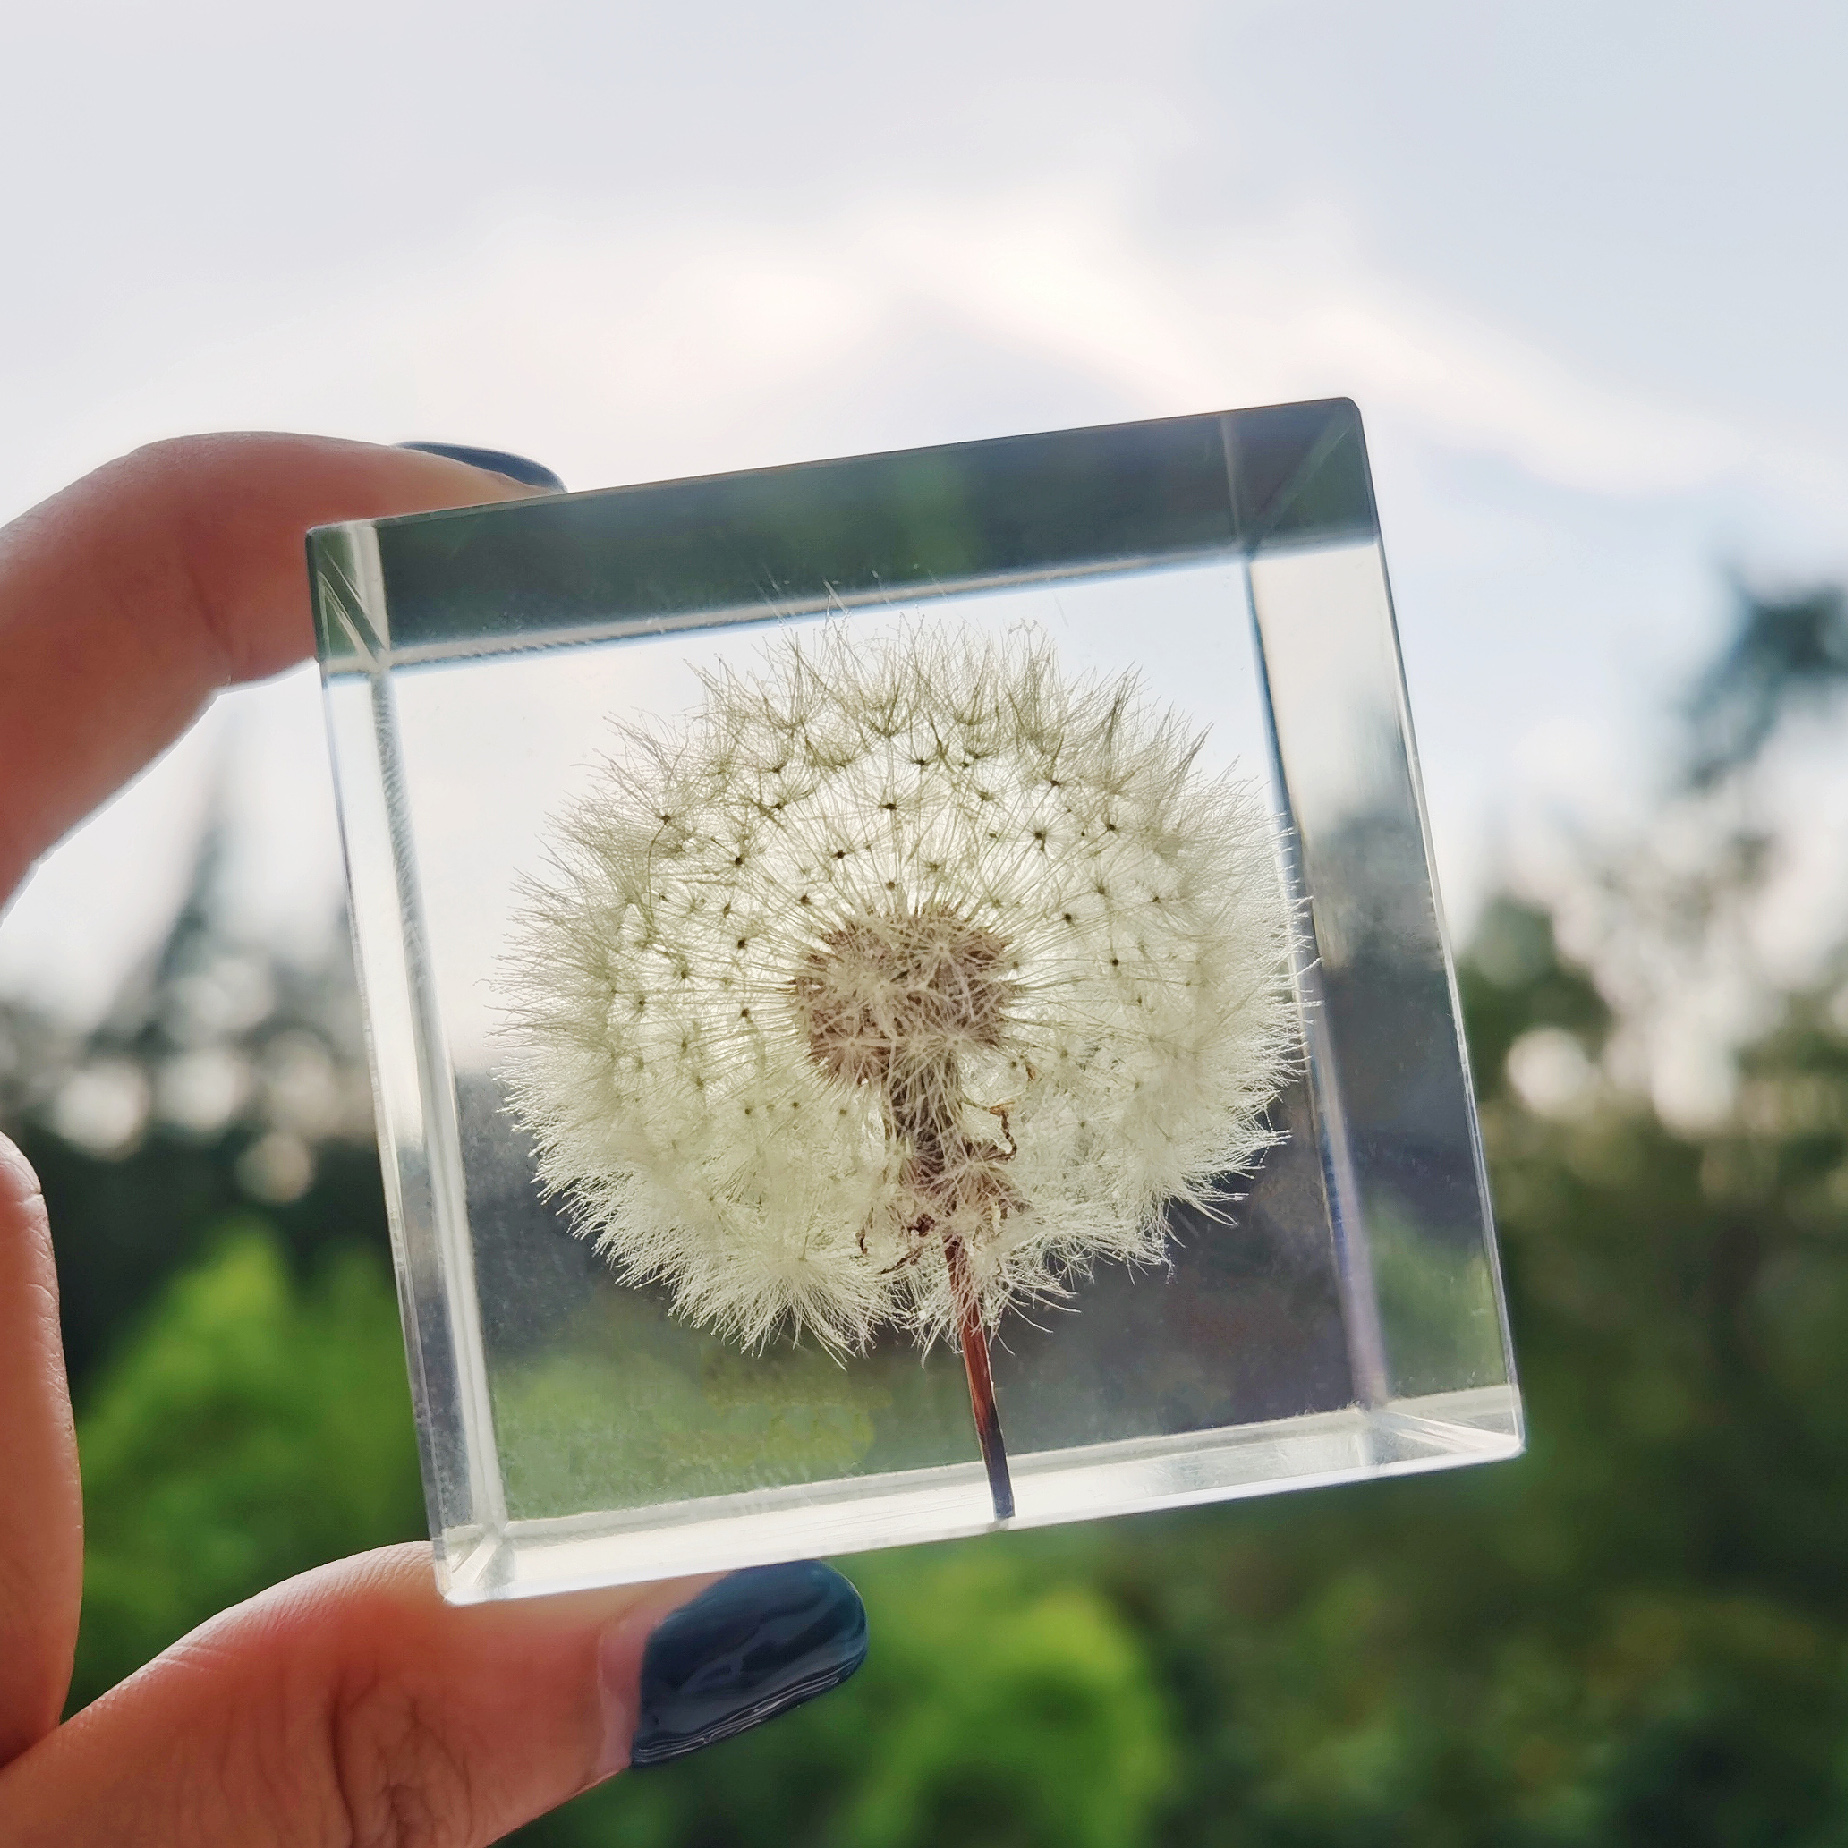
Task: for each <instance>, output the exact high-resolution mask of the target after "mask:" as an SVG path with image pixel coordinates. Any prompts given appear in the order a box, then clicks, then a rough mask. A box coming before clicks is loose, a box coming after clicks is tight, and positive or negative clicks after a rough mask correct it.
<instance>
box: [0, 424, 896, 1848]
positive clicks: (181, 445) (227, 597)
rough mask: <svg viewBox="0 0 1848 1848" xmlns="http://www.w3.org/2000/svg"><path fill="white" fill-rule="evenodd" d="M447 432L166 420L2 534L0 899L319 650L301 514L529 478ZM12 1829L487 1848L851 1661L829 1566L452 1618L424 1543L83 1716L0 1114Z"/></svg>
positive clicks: (396, 507)
mask: <svg viewBox="0 0 1848 1848" xmlns="http://www.w3.org/2000/svg"><path fill="white" fill-rule="evenodd" d="M524 492H526V490H524V489H522V488H520V487H519V486H517V485H516V484H515V483H514V482H512V481H510V480H507V479H504V478H503V477H501V476H499V475H495V474H488V473H484V472H482V471H480V470H477V469H474V468H470V467H466V466H464V465H463V464H462V463H460V462H457V461H452V460H449V459H446V458H444V457H441V456H437V455H427V454H413V453H407V452H405V451H402V450H392V449H375V448H372V447H370V446H367V445H364V444H359V443H340V442H333V441H329V440H325V439H318V438H307V437H281V436H231V437H208V438H193V439H187V440H184V441H180V442H173V443H162V444H157V445H155V446H154V447H152V448H149V449H144V450H141V451H138V452H137V453H136V454H134V455H132V456H129V457H127V458H126V459H125V460H123V461H120V462H116V463H112V464H110V465H109V466H108V467H106V468H103V469H100V470H98V472H97V473H96V474H94V475H91V476H89V477H88V478H87V479H86V480H83V481H81V482H79V483H77V484H76V486H74V487H72V488H69V489H67V490H66V491H65V492H64V493H62V494H59V495H56V496H54V497H53V498H52V499H51V500H49V501H46V502H45V503H44V504H43V505H42V506H39V507H36V508H34V509H33V510H32V511H31V512H30V513H28V514H26V515H24V516H23V517H22V518H21V519H19V520H17V521H15V522H14V523H13V524H12V525H11V526H9V527H7V528H5V529H4V530H0V791H4V792H5V794H4V799H3V802H0V900H4V898H5V896H6V895H7V894H8V893H10V892H11V891H12V889H13V887H14V886H15V885H16V884H17V883H18V881H19V880H20V879H21V878H23V876H24V875H25V872H26V870H27V868H28V867H29V866H30V865H31V864H32V862H33V860H34V859H35V858H36V857H37V856H38V855H39V854H40V853H42V852H43V851H44V850H45V848H47V847H48V846H50V845H51V843H52V842H53V841H55V840H56V839H57V838H58V837H59V836H60V835H61V834H62V833H63V832H64V831H65V830H66V829H67V828H69V827H70V826H71V825H72V824H73V823H74V822H76V821H77V820H78V819H79V818H80V817H82V816H83V815H84V814H86V813H87V812H88V811H89V810H90V809H91V808H93V807H94V806H95V805H96V804H97V803H98V802H100V801H101V800H102V799H103V798H104V797H105V796H107V795H108V794H109V793H110V791H112V790H113V789H115V788H116V787H117V786H118V785H119V784H121V783H123V782H125V781H126V780H127V779H128V778H129V777H131V776H133V775H134V774H135V772H136V771H138V770H139V769H140V768H141V767H142V766H143V765H144V764H146V763H147V762H148V761H149V760H150V759H151V758H153V757H154V756H155V755H156V754H157V753H158V752H160V751H161V750H163V749H164V748H165V747H166V746H167V745H168V744H170V743H171V742H172V741H173V739H174V738H176V737H177V736H178V735H179V734H180V732H181V731H183V730H184V729H185V727H186V726H187V725H188V724H189V723H190V722H191V721H192V719H193V718H194V717H195V716H196V714H197V713H198V711H199V710H200V708H201V707H202V706H203V705H204V703H205V702H206V701H207V700H209V699H210V697H211V696H212V694H213V693H214V692H215V691H216V690H217V689H218V688H219V687H221V686H226V685H230V684H232V683H234V682H237V681H243V680H251V679H256V678H259V677H261V676H263V675H266V674H273V673H276V672H278V671H279V670H280V669H282V668H285V667H288V666H289V665H291V664H292V663H294V662H296V661H298V660H300V659H302V658H303V657H304V656H306V654H307V653H308V651H309V647H310V639H311V638H310V631H309V619H308V599H307V585H306V573H305V570H304V567H303V562H302V534H303V532H304V531H305V530H306V529H307V528H308V527H310V526H314V525H318V524H321V523H323V522H326V521H331V520H345V519H363V518H371V517H375V516H379V515H384V514H396V513H413V512H419V511H422V510H425V509H428V508H433V507H450V506H459V505H471V504H477V503H480V502H483V501H492V500H503V499H512V498H516V497H518V496H520V495H521V494H523V493H524ZM0 1457H4V1459H5V1462H6V1476H7V1489H8V1494H7V1508H6V1516H5V1520H4V1521H3V1522H0V1767H4V1769H0V1841H4V1842H6V1843H8V1844H10V1845H17V1848H25V1845H26V1844H32V1845H34V1848H36V1845H38V1844H46V1845H47V1848H49V1845H50V1844H54V1843H55V1844H57V1845H58V1848H87V1845H88V1844H97V1845H98V1848H102V1845H103V1844H108V1848H131V1845H133V1844H150V1845H152V1844H171V1845H172V1848H179V1845H180V1844H182V1843H183V1844H186V1848H201V1845H203V1844H216V1843H224V1844H236V1845H237V1848H266V1845H268V1844H285V1843H286V1844H290V1845H291V1848H294V1845H296V1844H300V1845H302V1848H308V1845H311V1844H317V1845H318V1844H322V1843H326V1844H330V1845H332V1844H341V1845H343V1848H344V1845H345V1844H350V1843H356V1842H365V1843H376V1844H380V1848H386V1845H390V1848H411V1845H412V1844H416V1845H418V1848H464V1845H466V1844H475V1843H485V1842H490V1841H493V1840H495V1839H496V1838H497V1837H499V1836H501V1835H503V1834H505V1833H506V1832H507V1831H508V1830H510V1829H513V1828H515V1827H517V1826H518V1825H519V1824H520V1823H522V1822H525V1821H528V1820H530V1819H531V1818H532V1817H534V1816H536V1815H538V1814H540V1813H541V1812H542V1811H544V1810H547V1809H549V1808H551V1807H552V1806H553V1805H555V1804H557V1803H561V1802H563V1801H564V1800H565V1799H566V1798H567V1797H570V1796H572V1795H574V1794H575V1793H577V1792H578V1791H580V1790H583V1789H585V1788H586V1787H588V1786H589V1785H591V1784H594V1783H596V1782H598V1781H599V1780H600V1779H603V1778H606V1777H608V1776H610V1775H611V1774H612V1773H614V1772H616V1771H619V1770H621V1769H622V1768H623V1767H624V1766H625V1765H627V1764H629V1763H630V1762H631V1761H632V1759H633V1761H634V1762H638V1763H639V1762H650V1763H658V1762H661V1761H662V1760H664V1759H667V1758H671V1757H677V1756H679V1755H681V1754H682V1753H683V1752H686V1751H691V1750H694V1749H696V1748H697V1747H698V1746H700V1745H703V1744H707V1743H709V1742H711V1741H712V1740H714V1739H718V1738H723V1737H726V1736H727V1735H728V1734H729V1733H732V1732H736V1731H740V1730H742V1729H743V1728H744V1727H745V1726H747V1725H752V1724H755V1723H756V1722H757V1721H758V1720H760V1719H764V1718H768V1717H769V1716H770V1715H771V1714H772V1713H776V1712H780V1711H782V1710H783V1709H784V1708H786V1707H788V1706H791V1705H793V1704H795V1702H796V1701H798V1700H801V1699H805V1698H807V1697H808V1695H809V1694H811V1693H815V1692H820V1691H821V1690H822V1689H823V1688H826V1687H832V1686H834V1685H837V1684H838V1683H839V1682H840V1681H843V1680H845V1679H846V1678H847V1676H848V1675H850V1674H851V1673H852V1672H853V1671H854V1669H856V1668H857V1667H858V1666H859V1663H860V1660H861V1658H862V1657H863V1656H864V1654H865V1646H866V1645H865V1618H864V1613H863V1612H862V1610H861V1608H860V1602H859V1598H858V1596H857V1595H856V1594H855V1592H854V1590H853V1587H852V1586H851V1585H849V1584H848V1583H847V1581H846V1580H845V1579H843V1578H841V1577H840V1576H839V1574H838V1573H835V1572H832V1571H830V1570H829V1569H828V1568H826V1567H825V1566H818V1565H812V1564H811V1565H796V1566H773V1567H765V1568H761V1569H758V1570H755V1571H750V1572H741V1573H735V1574H733V1575H732V1576H731V1577H729V1578H726V1579H723V1580H720V1581H718V1582H717V1583H714V1581H712V1580H710V1579H682V1580H677V1581H673V1582H670V1583H663V1584H654V1585H644V1586H635V1587H629V1588H627V1589H623V1590H617V1591H609V1592H584V1593H577V1594H572V1595H568V1596H561V1597H550V1598H539V1599H530V1600H522V1601H518V1602H514V1603H506V1604H495V1605H486V1606H477V1607H474V1608H471V1609H453V1608H451V1607H449V1606H448V1605H445V1604H444V1603H443V1602H442V1600H441V1599H440V1598H439V1597H438V1596H437V1593H436V1588H435V1583H434V1579H433V1576H432V1573H431V1567H430V1556H429V1549H428V1547H425V1546H402V1547H391V1548H387V1549H385V1550H383V1551H381V1552H377V1553H370V1554H366V1555H364V1556H362V1557H360V1558H357V1559H347V1560H342V1561H340V1562H339V1563H338V1564H335V1565H331V1566H324V1567H322V1568H321V1569H320V1570H318V1571H315V1572H310V1573H307V1574H305V1575H303V1576H302V1577H301V1578H298V1579H295V1580H292V1581H291V1582H289V1583H288V1584H286V1585H280V1586H278V1587H276V1588H275V1589H274V1590H272V1591H269V1592H265V1593H264V1594H262V1595H261V1596H259V1597H256V1598H253V1599H252V1600H251V1601H250V1602H249V1603H247V1604H243V1605H240V1606H238V1607H237V1608H236V1609H234V1610H231V1611H227V1612H225V1613H224V1614H223V1615H222V1616H220V1617H217V1618H215V1619H214V1620H213V1621H212V1622H210V1623H208V1624H206V1625H204V1626H203V1627H202V1628H201V1629H199V1630H196V1631H194V1632H193V1634H192V1635H190V1636H188V1637H186V1638H184V1639H183V1640H182V1641H180V1642H179V1643H177V1644H175V1645H174V1647H173V1648H171V1649H169V1650H168V1651H167V1652H166V1653H165V1654H164V1655H162V1656H161V1657H160V1658H159V1659H158V1660H156V1661H154V1662H152V1663H150V1664H149V1665H148V1666H147V1667H146V1668H144V1669H143V1670H142V1671H141V1672H140V1673H139V1674H137V1675H134V1676H133V1677H131V1678H130V1679H129V1680H128V1681H126V1682H124V1683H123V1684H122V1686H120V1687H119V1688H116V1689H115V1690H114V1691H113V1692H112V1693H110V1694H108V1695H106V1696H104V1698H103V1699H101V1700H99V1701H97V1702H96V1703H95V1704H94V1705H93V1706H91V1707H88V1708H86V1709H85V1710H84V1711H83V1712H82V1713H80V1714H78V1715H77V1716H76V1717H75V1718H73V1719H71V1720H70V1721H68V1722H67V1723H66V1724H64V1725H62V1726H60V1725H59V1724H58V1716H59V1714H60V1712H61V1710H62V1708H63V1705H64V1699H65V1695H66V1691H67V1689H68V1687H69V1683H70V1672H71V1657H72V1650H73V1647H74V1644H75V1641H76V1635H77V1615H78V1602H79V1597H80V1593H81V1588H82V1576H83V1574H82V1545H83V1539H82V1502H81V1496H80V1493H79V1488H78V1476H77V1450H76V1443H75V1437H74V1432H73V1427H72V1421H71V1411H70V1398H69V1393H68V1390H67V1387H66V1383H65V1377H64V1365H63V1355H62V1349H61V1345H60V1341H59V1333H58V1312H57V1280H56V1274H55V1271H54V1268H53V1261H52V1247H51V1239H50V1231H49V1228H48V1226H47V1223H46V1217H45V1209H44V1203H43V1200H42V1199H41V1198H40V1196H39V1192H38V1187H37V1183H36V1182H35V1180H34V1178H33V1176H32V1173H31V1170H30V1169H29V1168H28V1167H27V1165H26V1163H25V1161H24V1159H23V1158H22V1157H21V1156H20V1155H19V1153H18V1151H17V1150H16V1149H14V1148H13V1146H12V1145H11V1144H10V1143H8V1142H6V1141H5V1140H4V1139H3V1138H0Z"/></svg>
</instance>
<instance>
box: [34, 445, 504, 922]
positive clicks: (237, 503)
mask: <svg viewBox="0 0 1848 1848" xmlns="http://www.w3.org/2000/svg"><path fill="white" fill-rule="evenodd" d="M529 492H530V490H529V489H527V488H524V487H521V486H520V485H519V484H518V483H516V482H513V481H510V480H507V479H506V478H505V477H503V476H499V475H493V474H489V473H486V472H485V471H483V470H481V469H476V468H470V467H468V466H467V465H466V464H464V463H461V462H455V461H451V460H449V459H448V458H447V457H444V456H436V455H427V454H422V453H418V452H415V451H410V450H401V449H385V448H379V447H376V446H374V445H372V444H370V443H349V442H341V441H339V440H337V439H335V438H332V437H317V436H267V435H242V436H196V437H181V438H178V439H176V440H174V441H171V442H164V443H155V444H152V445H150V446H149V447H147V448H145V449H138V450H136V451H135V452H134V454H133V455H129V456H125V457H123V458H122V459H121V460H120V461H117V462H111V463H108V464H106V465H105V466H104V467H102V468H100V469H98V470H97V471H96V472H95V473H94V474H92V475H87V476H85V477H84V479H83V480H81V481H79V482H77V483H76V484H74V485H73V486H71V487H69V488H66V489H64V490H63V491H62V492H61V493H58V494H54V495H53V496H52V497H51V499H50V500H47V501H43V502H41V503H40V504H39V505H38V506H37V507H34V508H33V509H32V510H31V511H30V512H28V513H25V514H23V515H21V516H20V518H19V519H17V520H15V521H14V522H13V523H12V524H11V525H10V526H7V527H5V528H3V529H0V791H4V792H5V794H4V800H3V801H0V901H4V899H5V897H6V895H7V894H8V893H10V892H11V891H12V890H13V888H14V887H15V886H16V885H17V884H18V882H19V881H20V880H21V879H22V878H23V877H24V876H25V873H26V870H27V869H28V868H29V867H30V866H31V864H32V862H33V861H34V860H35V859H36V858H37V857H38V855H39V854H41V853H42V852H44V850H45V849H46V848H47V847H49V846H50V845H51V844H52V843H53V842H54V841H56V840H57V839H58V837H59V836H60V835H62V834H63V833H64V832H65V830H66V829H68V828H69V827H71V826H72V825H73V824H74V823H75V822H77V821H79V820H80V819H81V818H82V817H83V816H84V815H86V814H87V813H88V812H89V811H90V810H91V809H92V808H94V807H95V806H96V805H97V804H98V803H99V802H101V801H102V800H103V798H104V797H105V796H107V795H109V794H110V792H111V791H112V790H114V789H115V788H116V787H117V786H118V785H119V784H121V783H124V782H126V781H127V780H128V779H129V778H130V777H131V776H133V775H134V774H135V773H136V772H137V771H138V770H140V769H141V768H142V767H143V766H144V765H145V764H147V763H148V762H149V761H150V760H151V759H153V758H154V757H156V756H158V755H159V753H160V752H161V751H163V750H165V749H166V747H167V746H168V745H169V744H171V743H172V742H173V740H174V739H175V738H177V737H178V736H179V735H180V733H181V732H182V731H184V730H185V729H186V727H187V726H188V725H189V724H190V723H191V722H192V720H193V719H194V717H195V716H196V715H197V714H198V712H199V710H200V708H201V707H202V706H203V705H204V704H205V703H206V701H207V700H208V699H210V698H211V696H212V694H213V693H215V692H216V691H217V690H218V689H219V688H220V687H224V686H229V685H231V684H233V683H235V682H237V681H242V680H256V679H260V678H262V677H263V676H265V675H267V674H274V673H278V672H280V671H281V670H282V669H283V668H285V667H288V666H291V665H292V664H293V663H295V662H296V661H300V660H303V659H305V658H306V656H307V655H308V653H309V651H310V649H311V647H312V645H313V631H312V627H311V622H310V617H309V608H308V584H307V573H306V570H305V568H304V566H303V563H302V535H303V533H304V532H306V530H307V529H308V528H309V527H311V526H320V525H325V524H327V523H328V522H330V521H335V520H357V519H374V518H378V517H381V516H383V515H388V514H396V513H421V512H424V511H427V510H428V509H430V508H434V507H459V506H470V505H475V504H478V503H481V502H484V501H494V500H513V499H518V498H521V497H522V496H524V495H526V494H527V493H529Z"/></svg>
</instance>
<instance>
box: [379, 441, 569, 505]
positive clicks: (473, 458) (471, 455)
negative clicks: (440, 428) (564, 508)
mask: <svg viewBox="0 0 1848 1848" xmlns="http://www.w3.org/2000/svg"><path fill="white" fill-rule="evenodd" d="M398 447H399V448H400V449H416V450H419V451H421V452H422V453H423V454H424V455H426V456H447V457H448V458H449V459H450V461H452V462H466V463H467V464H468V465H469V467H470V468H485V469H487V470H488V471H489V472H490V473H492V474H496V475H505V476H506V477H507V479H508V480H509V481H518V482H521V483H522V484H524V485H525V486H526V487H529V488H551V489H552V490H554V491H555V492H556V493H559V494H562V493H564V491H565V484H564V483H563V482H562V481H560V480H559V478H558V477H557V476H556V475H554V474H553V473H552V471H551V470H550V469H549V468H547V467H545V466H544V465H543V464H542V463H539V462H529V461H528V460H527V459H526V458H525V457H524V456H516V455H515V454H514V453H513V451H512V450H510V449H477V448H476V447H475V446H474V445H473V444H472V443H400V444H399V445H398Z"/></svg>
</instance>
